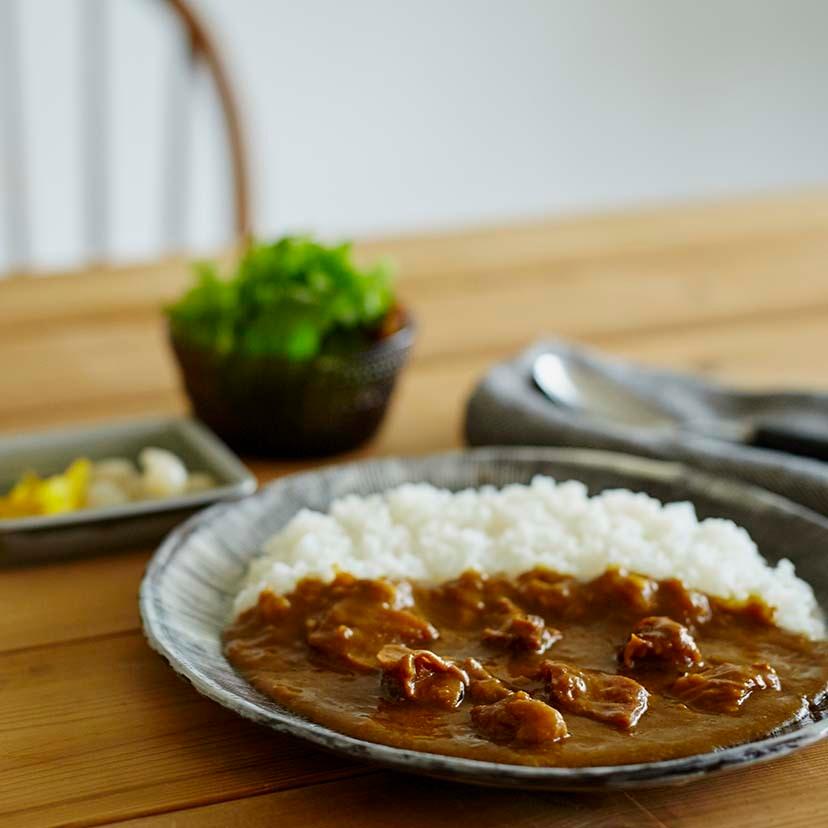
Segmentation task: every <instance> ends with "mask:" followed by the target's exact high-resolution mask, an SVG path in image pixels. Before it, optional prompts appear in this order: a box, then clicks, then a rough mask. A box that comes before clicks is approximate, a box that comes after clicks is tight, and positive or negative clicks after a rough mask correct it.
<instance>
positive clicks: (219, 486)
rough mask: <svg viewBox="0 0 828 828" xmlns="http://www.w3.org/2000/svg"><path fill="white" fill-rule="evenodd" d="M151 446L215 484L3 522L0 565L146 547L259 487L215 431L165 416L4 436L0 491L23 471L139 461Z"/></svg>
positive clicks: (0, 447)
mask: <svg viewBox="0 0 828 828" xmlns="http://www.w3.org/2000/svg"><path fill="white" fill-rule="evenodd" d="M146 446H157V447H159V448H164V449H168V450H170V451H172V452H175V454H177V455H178V456H179V457H180V458H181V459H182V460H183V461H184V463H185V465H186V466H187V468H188V469H189V470H190V471H202V472H207V473H209V474H210V475H212V476H213V478H214V479H215V480H216V486H215V487H214V488H211V489H207V490H205V491H202V492H193V493H190V494H185V495H181V496H178V497H171V498H167V499H164V500H145V501H139V502H136V503H127V504H125V505H123V506H114V507H108V508H104V509H85V510H83V511H78V512H70V513H67V514H59V515H48V516H38V517H26V518H15V519H11V520H8V519H6V520H3V519H0V566H7V565H13V564H23V563H32V562H38V561H47V560H57V559H61V558H68V557H82V556H86V555H97V554H101V553H104V552H112V551H115V550H117V549H130V548H132V549H137V548H140V547H148V546H151V545H153V544H155V543H156V542H157V541H158V540H160V539H161V538H162V537H163V536H164V535H165V534H166V533H167V532H168V531H169V530H170V529H171V528H172V527H173V526H175V525H176V524H178V523H180V522H181V521H182V520H184V518H186V517H187V516H189V515H190V514H192V513H193V512H194V511H196V510H197V509H200V508H202V507H204V506H206V505H208V504H210V503H215V502H216V501H219V500H234V499H237V498H240V497H243V496H244V495H246V494H250V493H251V492H253V491H255V489H256V480H255V478H254V477H253V475H251V474H250V472H249V471H248V470H247V469H246V468H245V467H244V466H243V465H242V463H241V461H240V460H239V459H238V458H237V457H236V455H235V454H233V453H232V452H231V451H230V449H228V448H227V446H225V445H224V443H222V442H221V441H220V440H219V439H218V438H217V437H216V436H215V435H214V434H213V433H212V432H211V431H209V430H207V429H206V428H205V427H204V426H202V425H200V424H199V423H197V422H195V421H194V420H190V419H185V418H181V417H163V418H153V419H143V420H134V421H126V422H118V423H109V424H106V425H100V426H92V427H84V428H73V429H60V430H59V431H48V432H40V433H32V434H23V435H19V436H14V437H5V438H0V492H3V493H5V492H6V491H8V490H9V489H10V488H11V486H12V485H14V482H15V481H16V480H17V479H18V478H19V477H20V475H21V474H23V473H24V472H25V471H28V470H34V471H36V472H37V473H38V474H41V475H48V474H55V473H57V472H59V471H62V470H63V469H65V468H66V466H67V465H69V463H71V462H72V460H74V459H75V458H77V457H88V458H89V459H90V460H93V461H94V460H100V459H102V458H104V457H113V456H117V457H129V458H131V459H133V460H134V459H136V458H137V456H138V453H139V452H140V451H141V449H142V448H145V447H146Z"/></svg>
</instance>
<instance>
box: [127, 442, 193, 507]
mask: <svg viewBox="0 0 828 828" xmlns="http://www.w3.org/2000/svg"><path fill="white" fill-rule="evenodd" d="M138 461H139V463H140V464H141V468H142V469H143V474H142V475H141V481H142V483H143V490H144V496H145V497H172V496H174V495H179V494H181V493H182V492H184V491H185V490H186V488H187V468H186V466H185V465H184V464H183V463H182V462H181V460H180V459H179V458H178V457H176V455H175V454H173V453H172V452H171V451H167V450H166V449H160V448H145V449H144V450H143V451H142V452H141V454H140V455H139V457H138Z"/></svg>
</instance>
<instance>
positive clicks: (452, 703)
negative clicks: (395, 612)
mask: <svg viewBox="0 0 828 828" xmlns="http://www.w3.org/2000/svg"><path fill="white" fill-rule="evenodd" d="M377 661H378V662H379V666H380V668H381V669H382V679H381V681H382V689H383V691H384V693H385V695H386V696H387V697H388V698H389V699H391V700H393V701H403V700H404V701H410V702H414V703H415V704H424V705H434V706H435V707H446V708H452V707H457V706H458V705H459V704H460V702H462V701H463V696H464V695H465V691H466V685H468V683H469V677H468V674H467V673H466V672H465V670H462V669H460V668H459V667H457V666H456V665H455V664H452V663H451V662H450V661H446V660H445V659H442V658H440V656H438V655H435V654H434V653H432V652H431V651H430V650H409V649H408V647H403V646H401V645H399V644H387V645H386V646H385V647H383V648H382V649H381V650H380V651H379V652H378V653H377Z"/></svg>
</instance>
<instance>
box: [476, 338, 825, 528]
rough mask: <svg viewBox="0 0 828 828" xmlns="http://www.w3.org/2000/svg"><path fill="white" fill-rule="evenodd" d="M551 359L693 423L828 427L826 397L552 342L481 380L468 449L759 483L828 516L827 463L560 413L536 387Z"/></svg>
mask: <svg viewBox="0 0 828 828" xmlns="http://www.w3.org/2000/svg"><path fill="white" fill-rule="evenodd" d="M546 352H553V353H557V354H560V355H561V356H563V357H565V358H567V359H570V360H576V361H578V362H580V363H581V364H584V365H586V366H588V367H589V368H591V369H592V370H594V371H597V372H599V373H602V374H604V375H606V376H609V377H611V378H612V379H613V380H614V381H615V382H617V383H622V384H626V385H628V386H629V387H631V388H633V389H634V390H635V391H636V392H637V393H638V394H640V395H641V396H643V397H648V398H651V399H654V400H658V402H659V404H662V405H664V406H665V407H667V408H669V409H671V410H672V411H675V412H677V413H680V414H681V415H682V416H684V417H686V418H687V419H692V420H696V421H709V422H711V423H712V422H715V420H716V419H718V418H725V419H726V418H733V417H736V416H740V415H744V414H748V413H754V414H758V413H761V414H763V415H771V416H779V415H782V416H786V417H787V416H788V415H790V416H793V417H797V418H800V419H801V420H803V421H810V422H820V423H823V424H824V423H828V394H818V393H781V392H780V393H765V394H763V393H758V394H757V393H745V392H738V391H732V390H729V389H726V388H724V387H722V386H719V385H715V384H713V383H709V382H706V381H703V380H701V379H698V378H695V377H690V376H686V375H682V374H675V373H671V372H667V371H660V370H654V369H650V368H643V367H641V366H637V365H633V364H631V363H627V362H622V361H620V360H616V359H610V358H607V357H604V356H601V355H599V354H597V353H595V352H593V351H589V350H587V349H584V348H580V347H578V346H575V345H572V344H569V343H566V342H561V341H556V340H548V341H543V342H539V343H537V344H536V345H533V346H532V347H531V348H529V349H527V350H526V351H524V352H523V353H521V354H520V355H518V356H517V357H516V358H515V359H513V360H510V361H508V362H504V363H500V364H498V365H495V366H494V367H493V368H492V369H491V370H490V371H489V373H488V374H486V376H485V377H484V378H483V379H482V381H481V382H480V384H479V385H478V386H477V388H476V389H475V391H474V392H473V394H472V396H471V398H470V399H469V402H468V406H467V409H466V439H467V441H468V442H469V443H470V444H471V445H473V446H482V445H516V444H517V445H537V446H571V447H577V448H596V449H604V450H609V451H621V452H626V453H628V454H638V455H642V456H644V457H652V458H657V459H662V460H672V461H678V462H682V463H686V464H687V465H689V466H693V467H694V468H697V469H702V470H703V471H706V472H711V473H714V474H718V475H721V476H724V477H730V478H737V479H741V480H744V481H746V482H748V483H753V484H755V485H757V486H761V487H762V488H764V489H767V490H769V491H772V492H776V493H777V494H780V495H783V496H785V497H788V498H790V499H791V500H793V501H796V502H798V503H801V504H802V505H803V506H807V507H809V508H811V509H813V510H815V511H816V512H819V513H820V514H828V463H826V462H822V461H819V460H810V459H807V458H803V457H796V456H793V455H788V454H784V453H781V452H777V451H770V450H768V449H761V448H755V447H752V446H747V445H742V444H738V443H730V442H726V441H723V440H719V439H716V438H714V437H709V436H704V435H701V434H693V433H690V432H688V431H685V430H679V429H676V430H675V431H674V430H666V431H665V430H663V429H660V430H655V429H647V428H640V427H636V426H629V425H624V424H620V423H617V422H613V421H611V420H609V419H605V418H599V417H597V416H595V417H590V416H585V415H584V414H583V413H581V412H577V411H574V410H572V409H568V408H565V407H562V406H558V405H556V404H555V403H553V402H551V401H550V400H549V399H548V398H547V397H545V396H544V395H543V393H542V392H541V391H540V390H539V389H538V388H537V387H536V386H535V384H534V382H533V381H532V376H531V373H532V363H533V362H534V360H535V357H536V356H538V355H539V354H541V353H546Z"/></svg>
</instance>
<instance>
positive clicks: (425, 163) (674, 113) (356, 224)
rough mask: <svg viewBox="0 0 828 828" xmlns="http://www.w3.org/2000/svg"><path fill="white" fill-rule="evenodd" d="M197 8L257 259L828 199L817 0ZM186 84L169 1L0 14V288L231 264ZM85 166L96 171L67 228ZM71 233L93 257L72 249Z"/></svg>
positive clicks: (202, 0)
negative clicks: (703, 204)
mask: <svg viewBox="0 0 828 828" xmlns="http://www.w3.org/2000/svg"><path fill="white" fill-rule="evenodd" d="M190 5H191V6H192V8H193V10H194V11H195V12H197V13H198V14H199V16H200V17H201V18H202V20H203V22H204V23H205V24H206V25H207V27H208V29H209V31H210V32H211V34H212V35H213V38H214V42H215V45H216V47H217V48H218V51H219V53H220V55H221V58H222V59H223V62H224V64H225V66H226V69H227V73H228V77H229V79H230V81H231V84H232V89H233V94H234V97H235V99H236V101H237V104H238V108H239V110H240V113H241V124H242V128H243V134H244V147H245V152H246V161H247V166H248V168H249V172H250V179H251V187H250V208H251V210H250V212H251V216H252V221H253V229H254V230H255V232H256V233H257V234H259V235H263V236H272V235H275V234H278V233H281V232H283V231H287V230H291V231H295V230H308V231H314V232H317V233H320V234H322V235H323V236H327V237H339V236H354V235H355V236H376V235H379V234H388V233H391V234H398V233H407V232H411V231H420V230H430V231H431V230H441V229H444V228H445V229H450V228H455V227H458V226H469V225H476V224H486V223H492V222H503V221H507V220H511V219H520V218H525V217H532V216H541V215H549V214H558V213H562V212H569V211H584V210H593V209H596V208H599V209H604V208H615V207H620V206H623V205H629V204H640V203H647V202H657V203H661V202H668V201H677V200H687V199H708V198H712V197H715V196H720V195H725V194H727V195H730V194H738V193H752V192H756V191H767V190H776V189H788V188H793V187H799V186H802V185H811V184H818V183H821V182H825V181H826V180H828V152H826V149H825V148H826V146H828V106H826V105H825V103H826V86H825V78H826V77H828V50H826V49H825V43H824V33H825V31H826V30H828V4H826V3H824V2H821V0H789V2H781V0H775V1H774V0H771V2H767V1H762V0H719V1H718V2H716V3H688V2H684V1H683V0H662V2H652V0H618V2H609V3H608V2H604V1H603V0H581V2H577V3H576V2H571V0H570V2H565V0H508V2H507V0H495V1H494V2H487V3H477V2H472V0H453V2H451V3H445V2H436V0H422V1H421V2H418V3H389V2H381V1H380V0H353V1H352V2H349V3H342V2H334V1H333V0H306V2H302V3H294V2H287V1H286V0H277V1H276V2H273V1H272V0H193V2H192V3H191V4H190ZM188 65H189V64H188V56H187V46H186V42H185V40H184V39H182V37H181V30H180V27H179V24H178V21H177V18H176V15H175V14H174V13H173V12H172V11H171V9H170V4H168V3H166V2H163V0H72V2H70V1H69V0H25V2H21V0H0V118H2V121H3V122H2V129H0V141H2V145H0V152H2V165H0V229H1V230H2V232H0V273H2V272H3V271H8V270H11V269H14V268H15V267H19V266H21V265H22V264H24V263H25V264H28V265H29V266H31V267H32V268H33V269H53V268H63V267H71V266H74V265H77V264H80V263H82V262H84V261H85V260H87V259H88V258H90V257H92V258H95V257H98V258H101V259H103V258H105V259H107V260H109V261H112V260H114V261H132V260H145V259H151V258H153V257H157V256H158V255H160V254H162V253H164V252H168V251H169V249H170V248H175V249H186V250H188V251H194V252H199V253H202V252H211V251H215V250H216V249H219V248H221V247H222V245H224V244H226V243H227V241H228V240H229V239H230V238H231V237H232V212H233V200H232V197H231V193H232V174H231V168H230V166H229V165H228V163H227V160H226V159H227V144H226V140H225V131H224V129H223V126H222V124H223V117H222V114H221V110H220V108H219V106H218V103H217V98H216V94H215V90H214V87H213V86H212V84H211V82H210V78H209V76H208V74H207V73H206V72H205V71H204V70H203V67H202V68H197V69H196V70H195V71H193V72H190V70H189V68H188ZM91 90H94V91H95V93H96V94H98V93H99V94H100V95H101V99H100V101H99V102H98V103H97V104H95V103H90V100H91ZM101 101H102V102H101ZM90 143H91V149H90ZM93 162H95V163H100V164H101V166H102V167H105V173H103V174H100V175H99V178H98V179H97V185H96V186H97V188H98V195H97V200H98V203H97V207H96V206H95V205H94V204H93V205H92V206H91V207H90V206H89V204H88V203H87V206H86V207H85V208H84V207H82V206H81V205H82V204H83V203H84V202H83V199H84V196H83V195H82V190H83V189H84V187H85V186H86V185H87V184H88V182H89V175H88V173H89V167H90V165H91V164H92V163H93ZM170 191H172V195H171V194H170ZM165 192H166V196H165V195H164V194H165ZM165 197H167V198H168V200H169V199H170V198H172V200H173V201H175V199H178V203H177V207H175V208H170V207H169V206H167V207H164V208H163V209H162V208H160V207H159V205H160V204H161V203H162V201H163V199H164V198H165ZM104 203H105V205H106V206H105V207H104V206H102V205H103V204H104ZM171 209H178V210H179V211H180V217H179V218H178V219H176V220H172V219H171V218H170V215H171V213H170V210H171ZM84 210H86V211H87V212H88V211H89V210H93V211H94V210H97V211H98V212H99V213H100V214H105V216H106V222H107V225H108V226H107V229H106V233H91V234H90V233H89V232H85V231H84V228H83V224H84V221H85V219H84ZM96 248H97V249H96Z"/></svg>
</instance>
